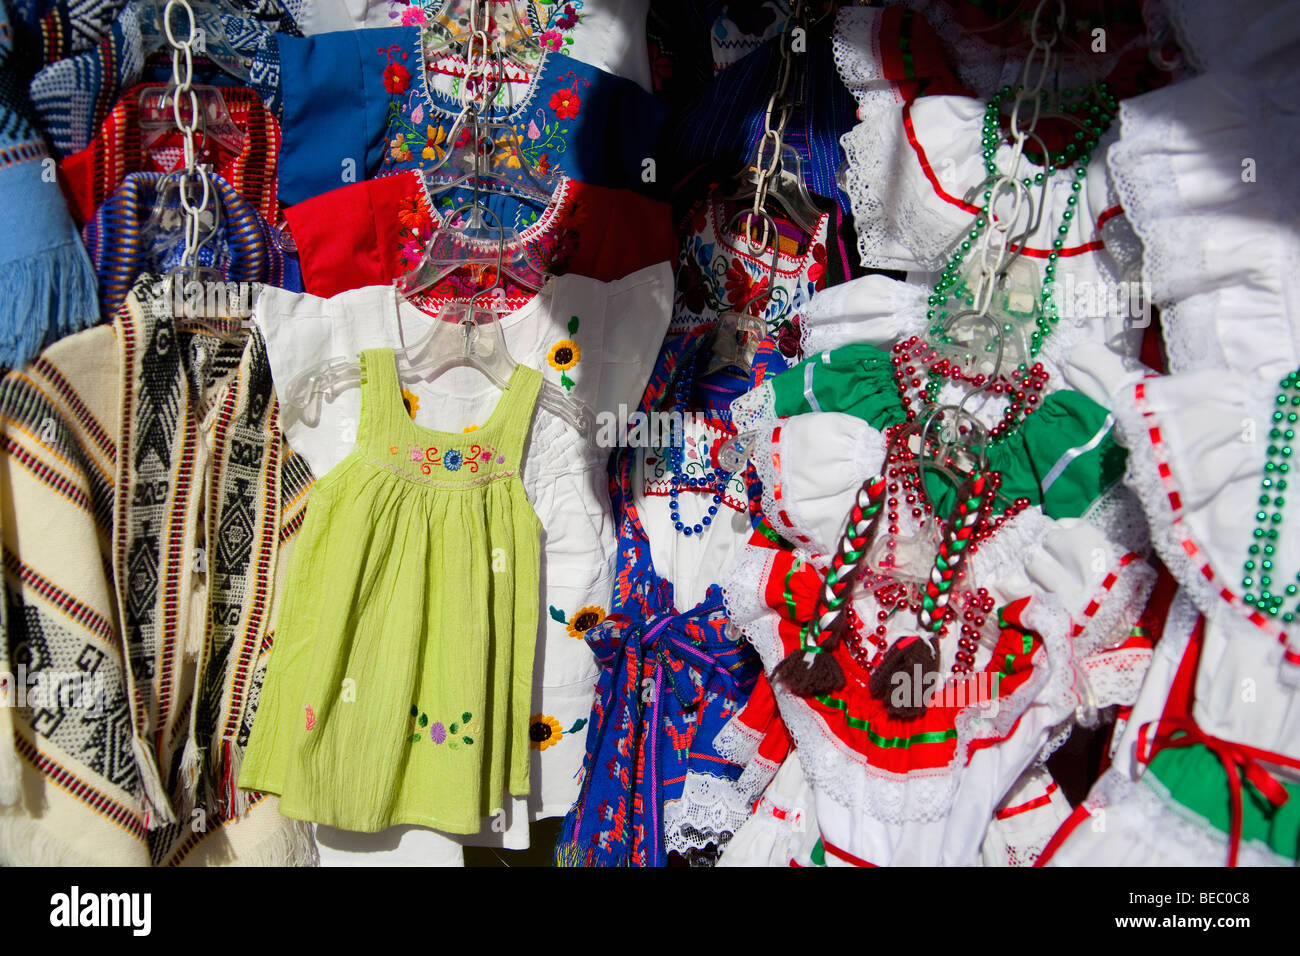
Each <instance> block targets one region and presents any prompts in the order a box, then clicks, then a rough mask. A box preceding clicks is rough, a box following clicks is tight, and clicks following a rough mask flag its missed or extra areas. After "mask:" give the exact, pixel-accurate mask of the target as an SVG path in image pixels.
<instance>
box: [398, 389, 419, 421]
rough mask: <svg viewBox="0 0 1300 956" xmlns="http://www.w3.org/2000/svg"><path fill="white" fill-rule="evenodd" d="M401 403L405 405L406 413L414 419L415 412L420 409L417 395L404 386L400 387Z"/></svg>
mask: <svg viewBox="0 0 1300 956" xmlns="http://www.w3.org/2000/svg"><path fill="white" fill-rule="evenodd" d="M402 404H403V405H404V406H406V414H408V415H410V416H411V420H412V421H414V420H415V413H416V412H418V411H419V410H420V399H419V397H418V396H417V395H416V394H415V393H414V392H413V391H411V390H410V389H409V388H404V389H402Z"/></svg>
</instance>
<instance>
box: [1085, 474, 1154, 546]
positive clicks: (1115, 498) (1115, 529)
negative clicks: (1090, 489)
mask: <svg viewBox="0 0 1300 956" xmlns="http://www.w3.org/2000/svg"><path fill="white" fill-rule="evenodd" d="M1083 520H1084V521H1086V522H1088V524H1090V525H1092V526H1093V527H1094V528H1096V529H1097V530H1098V531H1100V532H1101V533H1102V534H1104V535H1105V536H1106V537H1107V539H1109V540H1110V541H1113V542H1114V543H1115V544H1117V545H1118V546H1119V547H1121V548H1123V549H1124V550H1126V551H1132V552H1133V553H1134V554H1137V555H1141V556H1142V557H1144V558H1145V557H1149V556H1150V554H1151V529H1150V528H1149V527H1148V526H1147V517H1146V514H1145V512H1143V510H1142V501H1141V500H1140V499H1139V498H1138V496H1137V495H1135V494H1134V493H1133V491H1132V490H1131V489H1129V488H1128V487H1126V486H1125V485H1124V483H1123V482H1122V481H1117V482H1115V484H1113V485H1111V486H1110V487H1109V488H1108V489H1106V491H1104V492H1103V493H1102V494H1101V496H1100V497H1098V498H1097V500H1096V501H1094V502H1093V503H1092V504H1091V505H1089V506H1088V510H1087V512H1086V513H1085V514H1084V515H1083Z"/></svg>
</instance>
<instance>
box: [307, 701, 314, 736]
mask: <svg viewBox="0 0 1300 956" xmlns="http://www.w3.org/2000/svg"><path fill="white" fill-rule="evenodd" d="M315 726H316V711H314V710H312V709H311V704H308V705H307V730H308V731H310V730H311V729H312V728H313V727H315Z"/></svg>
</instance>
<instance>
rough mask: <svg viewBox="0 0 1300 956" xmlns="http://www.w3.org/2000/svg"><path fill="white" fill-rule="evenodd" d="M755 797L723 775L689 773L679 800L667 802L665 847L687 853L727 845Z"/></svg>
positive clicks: (746, 816)
mask: <svg viewBox="0 0 1300 956" xmlns="http://www.w3.org/2000/svg"><path fill="white" fill-rule="evenodd" d="M752 806H753V800H752V799H751V798H749V797H747V796H746V795H745V794H743V793H741V792H740V789H739V788H738V787H737V785H736V784H734V783H732V782H731V781H730V780H725V779H723V778H722V777H713V776H710V775H708V774H703V773H695V772H693V771H692V772H690V773H688V774H687V775H686V782H685V784H684V785H683V789H682V795H681V797H680V798H679V799H677V800H673V801H666V802H665V803H664V847H665V849H667V850H668V851H670V852H671V851H676V852H678V853H682V854H686V853H689V852H690V851H692V850H702V849H704V847H706V846H708V845H709V844H710V843H712V844H713V845H714V846H716V847H717V848H718V849H719V850H721V849H722V848H724V847H725V846H726V845H727V843H728V842H729V841H730V840H731V838H732V836H733V835H734V834H735V832H736V831H737V830H738V829H740V826H741V824H743V823H744V822H745V821H746V820H747V819H748V818H749V814H750V808H751V807H752Z"/></svg>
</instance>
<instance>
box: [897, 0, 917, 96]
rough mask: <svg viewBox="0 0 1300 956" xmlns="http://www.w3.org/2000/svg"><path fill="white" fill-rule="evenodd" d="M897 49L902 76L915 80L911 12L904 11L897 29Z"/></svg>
mask: <svg viewBox="0 0 1300 956" xmlns="http://www.w3.org/2000/svg"><path fill="white" fill-rule="evenodd" d="M898 49H899V52H901V53H902V54H903V75H904V76H906V77H907V78H908V79H909V80H914V79H916V64H915V62H914V61H913V57H912V11H911V10H904V11H903V19H902V23H901V24H900V25H899V29H898Z"/></svg>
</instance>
